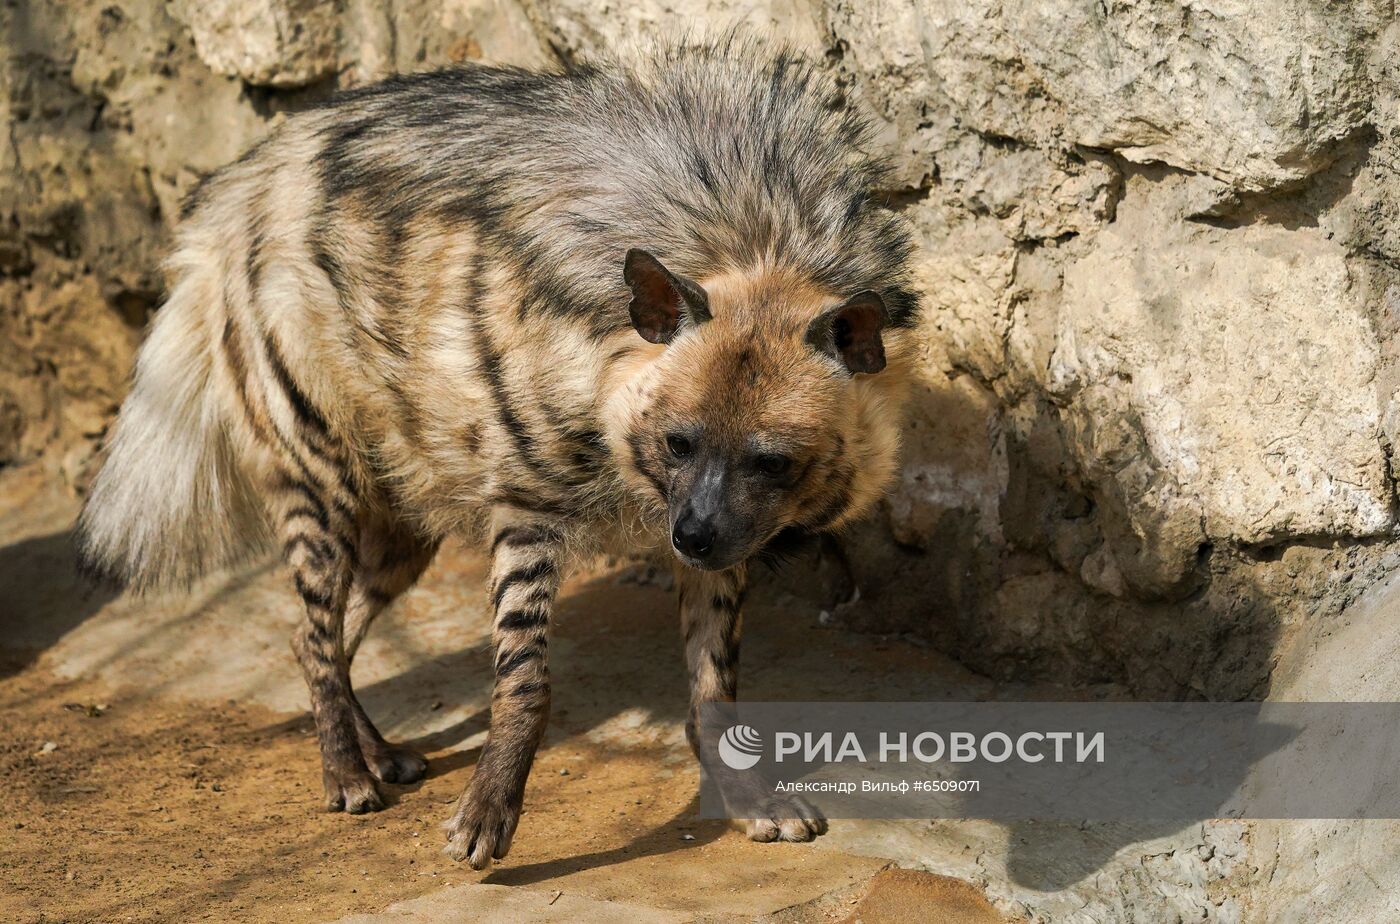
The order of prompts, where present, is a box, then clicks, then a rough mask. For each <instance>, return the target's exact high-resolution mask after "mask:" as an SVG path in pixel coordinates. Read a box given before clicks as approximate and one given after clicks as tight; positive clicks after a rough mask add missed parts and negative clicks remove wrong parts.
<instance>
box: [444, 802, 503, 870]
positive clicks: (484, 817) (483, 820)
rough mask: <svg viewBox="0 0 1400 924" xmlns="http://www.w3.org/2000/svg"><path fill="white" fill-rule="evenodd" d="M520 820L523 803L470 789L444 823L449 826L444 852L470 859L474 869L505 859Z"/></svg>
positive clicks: (469, 861) (451, 855)
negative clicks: (480, 795) (494, 860)
mask: <svg viewBox="0 0 1400 924" xmlns="http://www.w3.org/2000/svg"><path fill="white" fill-rule="evenodd" d="M519 821H520V809H519V807H518V806H516V805H511V804H510V803H509V802H508V801H507V800H505V799H501V798H498V797H479V796H476V795H475V794H473V793H467V794H466V795H464V796H463V797H462V800H461V801H460V802H459V803H458V804H457V811H456V813H454V814H453V816H452V818H451V819H449V820H448V822H447V823H446V824H445V825H443V827H444V828H446V829H447V846H446V847H444V848H443V853H445V854H447V855H448V856H449V857H451V858H452V859H454V860H466V861H467V862H468V863H470V864H471V867H472V869H485V868H486V867H488V866H490V865H491V861H492V860H493V859H496V860H499V859H502V858H503V857H504V856H505V855H506V854H507V853H509V852H510V842H511V839H512V838H513V837H515V826H516V824H517V822H519Z"/></svg>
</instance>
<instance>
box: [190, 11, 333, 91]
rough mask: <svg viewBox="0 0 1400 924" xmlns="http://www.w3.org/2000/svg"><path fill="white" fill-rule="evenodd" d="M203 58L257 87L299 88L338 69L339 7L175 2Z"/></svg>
mask: <svg viewBox="0 0 1400 924" xmlns="http://www.w3.org/2000/svg"><path fill="white" fill-rule="evenodd" d="M171 12H173V13H174V15H175V16H176V17H177V18H179V19H180V20H181V21H182V22H184V23H185V24H186V25H187V26H189V28H190V32H191V33H192V34H193V35H194V41H195V45H196V47H198V48H199V56H200V58H202V59H203V60H204V63H205V64H207V65H209V67H210V68H211V69H212V70H214V71H215V72H217V73H220V74H227V75H229V76H231V77H239V78H241V79H243V80H246V81H247V82H248V83H251V84H254V85H256V86H268V87H299V86H303V85H305V84H308V83H311V82H313V81H315V80H319V79H320V78H322V77H325V76H326V75H327V74H330V73H332V72H334V71H335V65H336V5H335V4H333V3H324V2H322V0H256V2H249V0H175V2H174V3H172V4H171Z"/></svg>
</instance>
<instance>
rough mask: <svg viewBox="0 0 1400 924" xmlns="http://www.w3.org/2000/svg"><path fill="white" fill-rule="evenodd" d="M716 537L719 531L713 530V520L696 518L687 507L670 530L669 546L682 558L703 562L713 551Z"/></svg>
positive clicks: (693, 512) (692, 511)
mask: <svg viewBox="0 0 1400 924" xmlns="http://www.w3.org/2000/svg"><path fill="white" fill-rule="evenodd" d="M718 537H719V530H717V529H716V528H715V524H714V520H713V519H706V518H703V517H700V516H698V515H697V514H696V513H695V511H694V510H693V509H692V508H691V507H689V506H687V507H686V508H685V510H684V511H682V513H681V516H680V518H679V519H677V520H676V525H675V528H674V529H672V530H671V545H672V546H674V547H675V549H676V551H677V552H679V553H680V554H681V557H682V558H689V559H694V560H696V561H704V560H705V559H707V558H709V556H710V553H712V552H713V551H714V550H715V540H716V539H717V538H718Z"/></svg>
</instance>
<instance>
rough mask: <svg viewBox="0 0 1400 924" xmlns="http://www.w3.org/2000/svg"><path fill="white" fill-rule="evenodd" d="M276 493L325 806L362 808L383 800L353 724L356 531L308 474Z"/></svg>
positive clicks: (348, 515) (349, 515)
mask: <svg viewBox="0 0 1400 924" xmlns="http://www.w3.org/2000/svg"><path fill="white" fill-rule="evenodd" d="M282 487H283V492H282V493H281V495H280V497H279V503H278V508H279V514H280V516H279V517H278V521H279V523H280V531H281V538H282V545H283V550H284V553H285V555H286V559H287V564H288V565H289V566H290V567H291V569H292V576H293V579H294V580H295V582H296V588H297V593H298V594H300V595H301V599H302V602H303V604H305V606H306V621H305V622H304V623H303V624H302V626H301V628H300V629H298V630H297V632H296V634H295V635H294V636H293V637H292V650H293V651H294V652H295V653H296V656H297V660H298V661H299V662H300V663H301V670H302V674H303V675H304V676H305V677H306V685H307V687H308V689H309V690H310V693H311V714H312V716H313V717H314V718H315V720H316V737H317V739H318V740H319V742H320V745H321V778H322V782H323V783H324V784H325V788H326V808H327V809H328V810H330V811H332V812H338V811H342V810H343V811H346V812H350V813H351V814H356V815H357V814H360V813H362V812H367V811H377V810H378V809H380V808H383V807H384V803H383V801H382V800H381V799H380V796H379V791H378V789H376V788H375V785H374V777H373V776H372V775H371V774H370V771H369V767H368V766H367V765H366V764H365V759H364V755H363V754H362V752H361V750H360V742H359V735H358V734H357V732H356V727H355V714H356V710H357V709H358V708H359V707H358V704H357V703H356V702H355V697H354V693H353V692H352V691H351V688H350V661H349V658H347V657H346V654H345V608H346V603H347V602H348V600H349V596H350V585H351V580H352V577H353V575H354V570H355V557H356V550H355V546H354V544H353V539H352V537H355V536H357V535H358V530H357V528H356V524H355V522H354V518H353V514H352V513H351V511H350V510H349V509H348V507H347V506H346V505H345V504H343V503H336V502H334V501H333V500H332V499H331V498H330V497H328V496H326V494H325V493H324V492H320V491H317V490H316V488H315V485H313V484H312V483H311V482H310V481H307V480H304V479H298V478H288V479H286V480H285V482H284V484H283V485H282Z"/></svg>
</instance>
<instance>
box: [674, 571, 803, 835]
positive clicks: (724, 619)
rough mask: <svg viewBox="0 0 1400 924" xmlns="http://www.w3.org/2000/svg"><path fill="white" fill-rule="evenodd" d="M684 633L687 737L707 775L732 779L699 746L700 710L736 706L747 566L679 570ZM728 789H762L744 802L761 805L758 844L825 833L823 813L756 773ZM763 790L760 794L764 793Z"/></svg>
mask: <svg viewBox="0 0 1400 924" xmlns="http://www.w3.org/2000/svg"><path fill="white" fill-rule="evenodd" d="M676 571H677V581H676V583H677V585H678V587H679V589H680V609H681V629H682V631H683V632H684V633H685V662H686V669H687V671H688V672H689V674H690V716H689V718H688V719H687V721H686V723H685V734H686V738H687V739H688V740H689V741H690V747H691V749H692V750H693V751H694V752H695V757H696V759H697V760H699V761H700V764H701V766H702V767H704V768H705V770H706V772H708V773H711V774H716V773H722V774H726V775H727V776H729V777H733V774H730V773H729V772H728V771H727V770H726V769H725V768H724V766H723V765H722V764H718V763H717V762H716V761H714V760H711V759H710V757H709V752H708V749H707V748H704V747H702V746H701V744H702V742H701V734H700V728H699V725H700V708H701V707H702V706H703V705H704V704H706V703H715V702H721V703H732V702H734V699H735V694H736V692H737V690H738V683H739V636H740V633H741V628H742V624H743V605H744V589H745V586H746V574H745V569H744V566H743V565H740V566H739V567H737V568H731V569H730V570H728V571H697V570H694V569H691V568H685V567H677V569H676ZM729 786H753V787H758V790H756V791H755V792H754V793H753V795H752V797H751V798H748V799H746V800H745V802H746V804H762V805H763V806H764V810H763V817H759V818H751V819H747V829H748V836H749V837H750V838H751V839H753V840H755V841H775V840H783V841H810V840H811V839H812V838H814V837H817V836H818V835H821V834H825V833H826V828H827V825H826V819H825V818H824V817H822V814H821V813H820V812H818V811H817V810H816V809H814V808H813V807H812V806H811V805H809V804H808V803H807V802H806V801H805V800H803V799H801V798H797V797H773V796H771V795H770V792H771V790H770V789H769V788H768V787H767V786H766V785H765V784H764V783H763V781H762V780H761V779H759V778H758V777H757V776H756V775H753V774H750V775H747V776H744V777H740V778H737V779H729V780H727V781H726V783H725V788H726V791H728V790H727V787H729ZM760 790H761V792H760Z"/></svg>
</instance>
